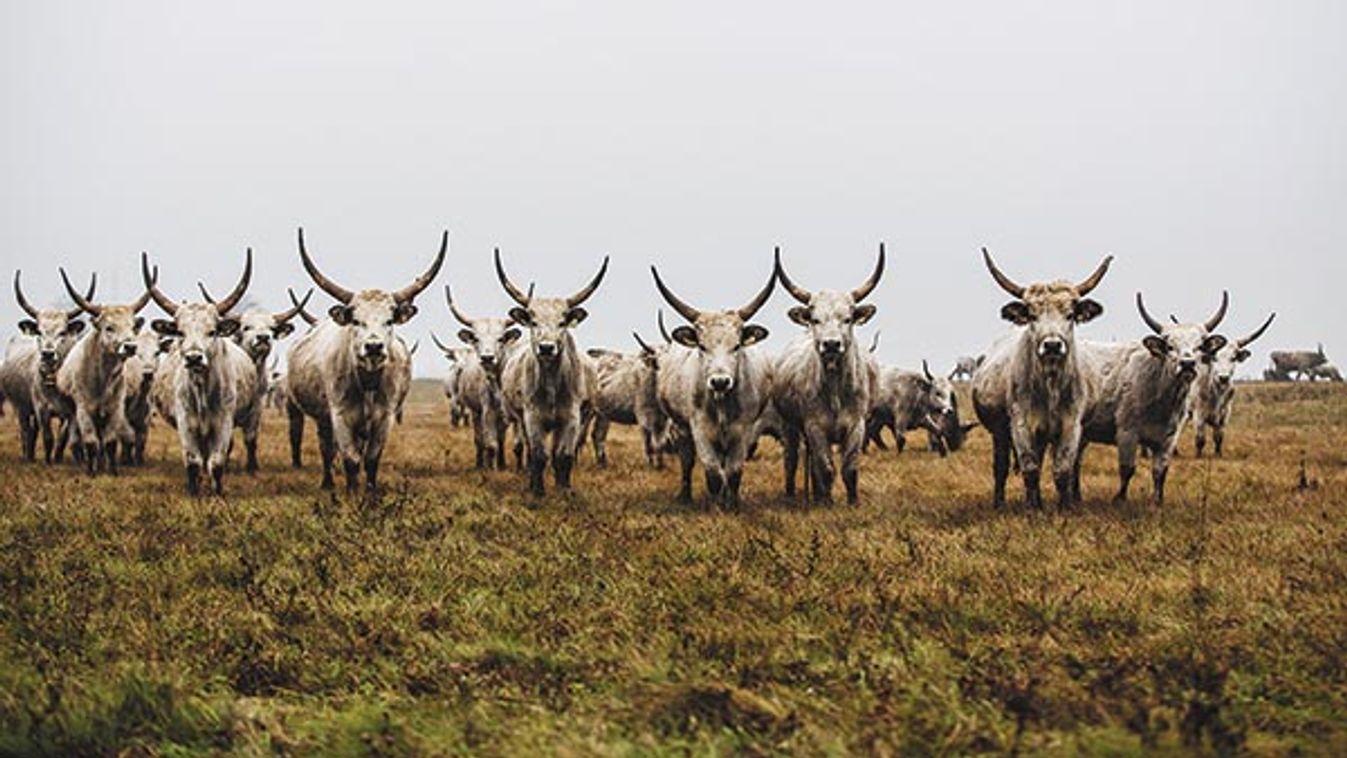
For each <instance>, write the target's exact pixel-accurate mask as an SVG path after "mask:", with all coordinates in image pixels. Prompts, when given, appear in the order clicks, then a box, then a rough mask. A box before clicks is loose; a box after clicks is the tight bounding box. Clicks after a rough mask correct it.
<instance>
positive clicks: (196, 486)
mask: <svg viewBox="0 0 1347 758" xmlns="http://www.w3.org/2000/svg"><path fill="white" fill-rule="evenodd" d="M187 494H188V495H191V496H192V497H198V496H200V495H201V464H200V463H188V464H187Z"/></svg>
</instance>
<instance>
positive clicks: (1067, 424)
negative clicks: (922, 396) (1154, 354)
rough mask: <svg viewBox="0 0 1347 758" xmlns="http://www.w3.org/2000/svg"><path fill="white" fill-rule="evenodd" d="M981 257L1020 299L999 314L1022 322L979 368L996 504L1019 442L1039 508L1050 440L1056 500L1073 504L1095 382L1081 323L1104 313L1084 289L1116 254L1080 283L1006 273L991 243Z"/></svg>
mask: <svg viewBox="0 0 1347 758" xmlns="http://www.w3.org/2000/svg"><path fill="white" fill-rule="evenodd" d="M982 260H983V262H984V263H985V264H986V266H987V271H989V272H990V273H991V275H992V278H993V279H994V280H996V283H997V284H998V285H1000V287H1001V289H1003V290H1005V291H1006V292H1008V293H1010V295H1011V296H1012V297H1014V298H1015V299H1014V300H1012V301H1011V302H1009V303H1007V304H1005V305H1004V306H1002V308H1001V317H1002V318H1004V319H1005V320H1007V321H1010V322H1011V323H1013V324H1015V325H1016V326H1017V327H1020V328H1017V329H1015V330H1014V331H1012V332H1011V333H1010V334H1008V335H1006V336H1005V337H1002V338H1001V339H999V340H997V342H996V343H995V344H994V345H993V346H992V348H991V349H990V350H989V351H988V352H987V358H986V360H984V361H983V362H982V364H981V365H980V366H978V367H977V370H975V371H974V372H973V409H974V411H976V413H977V417H978V420H979V421H981V422H982V425H983V426H984V427H986V428H987V431H988V432H990V433H991V435H992V448H993V454H992V473H993V476H994V484H993V490H992V502H993V504H994V506H995V507H997V508H1001V507H1003V506H1004V505H1005V502H1006V477H1007V476H1008V475H1009V473H1010V454H1011V449H1012V447H1013V448H1014V452H1015V454H1016V456H1017V457H1018V460H1019V464H1020V473H1021V475H1022V477H1023V479H1024V491H1025V501H1026V502H1027V503H1028V505H1029V507H1031V508H1039V507H1041V505H1042V499H1041V495H1040V493H1039V471H1040V466H1041V465H1042V460H1043V454H1044V453H1045V452H1046V450H1047V448H1048V447H1049V446H1051V447H1052V448H1053V462H1052V464H1053V480H1054V483H1055V484H1056V486H1057V498H1058V502H1059V503H1060V504H1061V505H1062V506H1066V505H1069V504H1070V503H1071V502H1072V499H1073V488H1072V477H1073V474H1074V471H1075V464H1076V457H1077V456H1076V452H1077V448H1078V447H1079V445H1080V428H1081V426H1080V419H1081V414H1082V413H1084V411H1085V409H1086V407H1087V406H1088V405H1089V402H1090V398H1091V396H1092V392H1093V389H1094V382H1093V379H1092V377H1091V376H1089V375H1088V374H1087V373H1086V372H1084V371H1082V370H1081V367H1080V365H1079V363H1078V360H1077V355H1076V338H1075V327H1076V325H1077V324H1084V323H1086V322H1088V321H1092V320H1093V319H1095V318H1098V316H1099V315H1100V314H1101V313H1103V312H1104V306H1102V305H1100V304H1099V303H1098V302H1096V301H1094V300H1091V299H1089V298H1087V297H1086V295H1088V294H1089V293H1090V292H1091V291H1092V290H1093V289H1094V288H1095V287H1097V286H1098V285H1099V282H1100V280H1102V279H1103V278H1104V274H1105V273H1107V272H1108V267H1109V264H1110V263H1112V262H1113V256H1108V257H1106V258H1105V259H1104V261H1103V262H1102V263H1100V264H1099V267H1098V268H1096V269H1095V270H1094V273H1092V274H1090V276H1089V277H1087V278H1086V279H1085V280H1084V281H1082V282H1081V283H1079V284H1072V283H1071V282H1066V281H1060V280H1059V281H1056V282H1050V283H1034V284H1030V285H1027V286H1024V285H1020V284H1016V283H1015V282H1014V281H1013V280H1012V279H1011V278H1010V277H1008V276H1006V275H1005V274H1004V273H1002V272H1001V270H1000V269H999V268H997V267H996V264H995V263H994V262H993V261H992V257H991V254H990V253H988V252H987V249H986V248H983V249H982Z"/></svg>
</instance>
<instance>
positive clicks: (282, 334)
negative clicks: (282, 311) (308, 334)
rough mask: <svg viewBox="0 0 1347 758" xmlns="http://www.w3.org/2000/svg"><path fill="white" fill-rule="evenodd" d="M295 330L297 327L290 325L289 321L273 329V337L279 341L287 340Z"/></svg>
mask: <svg viewBox="0 0 1347 758" xmlns="http://www.w3.org/2000/svg"><path fill="white" fill-rule="evenodd" d="M294 330H295V325H294V324H292V323H290V322H289V321H286V322H284V323H281V324H277V325H275V326H273V327H271V336H273V337H275V338H276V339H278V340H281V339H285V338H286V337H288V336H289V335H290V332H293V331H294Z"/></svg>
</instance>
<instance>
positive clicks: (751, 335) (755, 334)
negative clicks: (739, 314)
mask: <svg viewBox="0 0 1347 758" xmlns="http://www.w3.org/2000/svg"><path fill="white" fill-rule="evenodd" d="M765 339H767V327H765V326H758V325H757V324H745V325H744V328H743V330H742V331H740V332H739V344H740V345H743V346H744V347H748V346H749V345H756V344H758V343H759V342H762V341H763V340H765Z"/></svg>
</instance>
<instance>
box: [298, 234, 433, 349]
mask: <svg viewBox="0 0 1347 758" xmlns="http://www.w3.org/2000/svg"><path fill="white" fill-rule="evenodd" d="M448 250H449V232H448V231H445V232H444V234H443V235H442V236H441V237H440V251H439V253H437V254H436V255H435V261H434V262H433V263H431V264H430V268H429V269H428V270H427V271H426V272H425V273H423V274H421V275H420V276H418V277H417V278H416V279H415V280H414V281H413V282H412V283H411V284H409V285H407V286H406V287H403V288H402V289H400V290H397V291H395V292H387V291H385V290H377V289H368V290H363V291H361V292H356V291H354V290H349V289H346V288H345V287H342V286H341V285H339V284H337V283H336V282H334V281H332V280H331V279H328V278H327V277H326V276H324V275H323V273H322V272H321V271H319V270H318V267H317V266H316V265H314V263H313V259H312V258H310V257H309V251H308V250H307V249H305V247H304V230H303V229H300V230H299V258H300V260H301V261H302V262H303V263H304V270H305V271H307V272H308V273H309V277H310V278H312V279H313V282H314V284H317V285H318V287H319V288H321V289H322V290H323V291H324V292H326V293H327V294H329V295H331V296H332V297H334V298H336V299H337V301H338V302H337V304H336V305H334V306H332V307H331V308H330V309H328V312H327V313H328V316H330V317H331V318H332V320H333V321H335V322H336V323H337V324H339V325H340V326H342V327H345V328H346V329H347V330H349V332H350V335H351V341H350V345H351V350H352V351H353V353H352V358H353V359H354V360H355V362H356V364H357V365H358V366H359V367H360V368H361V369H363V370H364V371H367V372H376V371H380V370H382V369H383V367H384V363H385V362H387V360H388V355H389V352H390V351H391V350H392V344H393V339H394V337H393V327H394V326H396V325H398V324H405V323H407V322H408V321H410V320H411V319H412V317H413V316H415V315H416V306H415V305H414V304H413V303H412V300H413V299H415V298H416V296H417V295H419V294H421V291H422V290H424V289H425V288H426V287H429V286H430V283H431V282H432V281H433V280H434V279H435V276H436V274H438V273H439V272H440V266H442V265H444V256H445V253H447V252H448Z"/></svg>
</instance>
